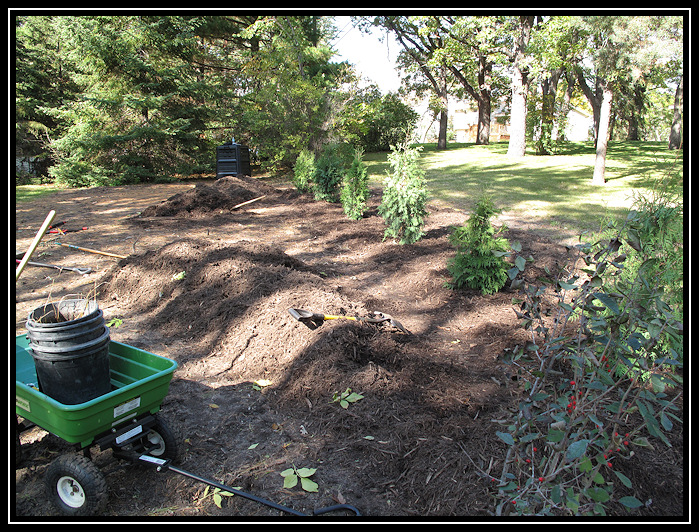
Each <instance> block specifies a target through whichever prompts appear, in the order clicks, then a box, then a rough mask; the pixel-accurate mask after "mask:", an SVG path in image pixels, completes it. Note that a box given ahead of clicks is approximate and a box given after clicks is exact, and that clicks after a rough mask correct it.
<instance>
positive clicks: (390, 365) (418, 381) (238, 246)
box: [15, 178, 683, 518]
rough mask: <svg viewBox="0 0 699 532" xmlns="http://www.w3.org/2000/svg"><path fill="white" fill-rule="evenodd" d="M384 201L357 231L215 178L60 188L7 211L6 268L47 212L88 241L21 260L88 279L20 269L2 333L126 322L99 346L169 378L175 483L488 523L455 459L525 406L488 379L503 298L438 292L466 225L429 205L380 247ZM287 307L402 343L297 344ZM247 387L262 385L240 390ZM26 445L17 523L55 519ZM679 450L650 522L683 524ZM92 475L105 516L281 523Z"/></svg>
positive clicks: (331, 334)
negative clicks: (40, 323)
mask: <svg viewBox="0 0 699 532" xmlns="http://www.w3.org/2000/svg"><path fill="white" fill-rule="evenodd" d="M195 185H196V186H195ZM176 194H180V195H179V196H176V197H173V196H175V195H176ZM262 196H264V197H263V198H262V199H259V200H258V201H255V202H253V203H251V204H248V205H247V206H244V207H241V208H238V209H231V208H232V207H233V206H235V205H238V204H239V203H241V202H244V201H248V200H250V199H256V198H260V197H262ZM168 198H170V199H169V201H165V200H167V199H168ZM379 200H380V197H379V195H378V193H376V192H375V193H374V194H373V195H372V198H371V208H370V210H369V212H368V214H367V216H366V217H365V218H364V219H363V220H361V221H359V222H355V221H352V220H349V219H347V218H346V217H345V216H344V214H343V213H342V209H341V207H340V206H338V205H329V204H327V203H322V202H314V201H312V200H310V199H309V198H308V197H305V196H300V195H298V194H297V193H296V192H295V191H292V190H289V189H282V188H274V187H271V186H270V185H267V184H265V183H264V182H261V181H259V180H251V179H235V178H226V179H225V180H220V181H219V182H215V183H214V182H211V181H202V182H198V183H181V184H170V185H139V186H125V187H115V188H109V189H103V188H97V189H87V190H66V191H61V192H58V193H56V194H53V195H51V196H47V197H43V198H40V199H38V200H34V201H31V202H26V203H20V204H17V205H16V233H15V235H16V248H15V249H16V250H17V251H22V250H24V249H26V248H27V247H28V245H29V243H30V242H31V240H32V238H33V237H34V234H35V232H36V230H37V229H38V227H39V226H40V225H41V222H42V221H43V219H44V218H45V216H46V214H47V213H48V212H49V210H51V209H55V210H56V211H57V216H56V221H63V220H65V221H66V223H65V224H64V226H62V227H64V228H65V229H80V228H82V227H87V229H85V230H79V231H76V232H68V233H67V234H65V235H50V236H47V237H46V238H45V239H44V243H43V244H42V246H41V247H40V248H39V250H38V253H37V254H36V255H35V256H34V260H36V261H39V262H44V263H51V264H57V265H63V266H88V267H91V268H93V270H94V271H93V273H91V274H89V275H86V276H79V275H77V274H75V273H73V272H63V273H60V274H58V272H57V271H54V270H50V269H44V268H29V267H28V268H27V269H26V270H25V271H24V272H23V274H22V277H21V278H20V280H19V282H18V283H17V285H16V294H15V330H16V334H21V333H23V332H24V330H25V329H24V323H25V320H26V316H27V314H28V312H30V311H31V310H32V309H34V308H36V307H37V306H39V305H41V304H43V303H44V302H45V301H47V300H55V299H58V298H60V297H64V296H66V295H68V294H82V295H86V294H91V293H94V292H97V293H98V296H97V299H98V301H99V304H100V308H102V309H103V310H104V313H105V317H106V319H107V320H110V319H111V318H119V319H121V320H122V322H121V325H120V326H119V327H118V328H114V329H112V332H111V334H112V338H113V339H115V340H118V341H121V342H125V343H128V344H130V345H134V346H136V347H140V348H142V349H146V350H148V351H151V352H154V353H156V354H161V355H163V356H167V357H170V358H173V359H174V360H176V361H177V363H178V368H177V370H176V371H175V374H174V378H173V382H172V385H171V388H170V393H169V394H168V396H167V397H166V398H165V401H164V404H163V414H165V415H167V416H169V417H171V418H173V419H174V420H176V422H177V423H178V424H179V425H180V427H181V430H182V432H183V434H184V435H185V438H186V439H185V447H186V453H185V459H184V462H183V464H182V467H183V468H184V469H187V470H190V471H193V472H196V473H199V474H201V475H203V476H208V477H209V478H216V479H217V480H218V481H220V482H223V483H226V484H228V485H231V486H238V487H241V488H242V489H244V490H245V491H249V492H251V493H254V494H256V495H258V496H262V497H266V498H268V499H270V500H273V501H275V502H279V503H281V504H286V505H289V506H292V507H294V508H296V509H299V510H301V511H304V512H309V511H311V510H312V509H313V508H318V507H323V506H328V505H331V504H335V503H337V502H347V503H349V504H352V505H354V506H356V507H357V508H359V509H360V510H361V511H362V513H363V514H364V515H367V516H377V517H380V516H401V517H408V518H419V517H430V516H431V517H434V516H471V517H473V516H476V517H478V516H481V517H487V516H488V515H489V512H490V511H492V508H491V506H492V500H493V499H492V493H491V489H492V487H491V486H489V485H488V483H487V482H485V481H484V479H483V478H482V477H481V476H480V475H479V473H478V471H476V470H475V468H474V467H473V465H472V463H471V462H470V461H469V459H468V457H467V456H466V454H465V453H464V452H463V449H464V448H467V449H468V450H469V455H470V456H471V457H472V458H474V459H476V460H477V461H478V463H479V464H481V465H482V467H487V465H488V464H491V467H493V470H494V471H495V470H497V468H498V464H499V463H501V460H502V458H503V456H504V445H503V444H502V442H500V441H499V440H498V439H497V438H496V437H494V433H495V430H496V428H497V426H496V425H495V424H493V423H492V422H491V420H492V419H495V418H497V417H498V416H500V415H504V413H505V411H506V410H507V409H508V408H511V407H513V406H514V405H516V401H517V397H518V394H519V391H520V390H519V387H518V383H517V381H516V380H515V379H513V378H512V376H511V375H509V374H508V373H507V372H506V370H505V366H504V365H503V364H502V363H501V362H500V361H499V356H500V355H501V354H502V353H503V351H504V350H505V349H506V348H511V347H513V346H515V345H516V344H518V343H521V342H522V341H524V336H523V331H522V330H521V329H520V328H519V326H518V323H517V320H516V317H515V315H514V312H513V311H512V303H511V300H512V297H513V295H514V293H511V292H508V291H503V292H501V293H499V294H495V295H493V296H482V295H480V294H477V293H474V292H470V291H461V292H455V291H452V290H449V289H447V288H445V286H444V283H445V281H447V280H448V279H449V274H448V271H447V269H446V263H447V260H448V259H449V258H450V257H451V256H452V255H453V251H452V248H451V246H450V245H449V244H448V234H449V231H450V228H451V227H452V226H454V225H459V224H462V223H463V222H464V221H465V218H466V215H465V214H464V213H462V212H456V211H453V210H450V209H447V208H439V207H436V206H432V207H431V208H430V211H431V212H430V216H429V218H428V220H427V226H426V236H425V238H423V239H422V240H421V241H420V242H419V243H417V244H415V245H412V246H399V245H396V244H395V243H393V242H390V241H385V242H384V241H382V233H383V221H382V220H381V219H380V217H378V216H377V214H376V208H377V206H378V203H379ZM141 213H142V214H141ZM139 214H140V215H139ZM510 226H511V229H510V232H509V233H508V234H507V237H508V238H509V239H511V240H519V241H520V242H521V243H522V247H523V250H524V251H525V252H526V253H531V254H532V255H533V257H534V258H535V259H536V264H537V266H538V267H539V268H543V267H544V266H545V265H550V266H553V265H554V264H556V263H558V262H562V261H565V260H566V250H565V248H564V247H563V246H561V245H559V244H556V243H555V242H553V241H551V240H546V239H542V238H541V237H538V236H537V234H536V233H535V232H532V231H529V230H527V229H526V228H524V229H519V228H512V224H510ZM57 242H63V243H70V244H73V245H77V246H81V247H85V248H91V249H96V250H100V251H106V252H109V253H116V254H120V255H124V256H126V258H124V259H116V258H112V257H106V256H103V255H98V254H94V253H86V252H81V251H78V250H75V249H72V248H67V247H62V246H57V245H56V243H57ZM181 272H185V274H184V275H180V276H179V278H177V275H176V274H179V273H181ZM290 307H292V308H306V309H310V310H314V311H318V312H324V313H326V314H347V315H367V314H368V313H369V312H371V311H375V310H376V311H382V312H385V313H388V314H390V315H392V316H394V317H395V318H396V319H398V320H399V321H400V322H401V323H402V324H403V325H404V326H405V327H406V328H407V329H408V330H409V331H410V332H411V333H412V334H411V335H406V334H404V333H402V332H401V331H400V330H398V329H397V328H395V327H391V326H390V325H389V324H387V323H384V324H381V325H378V326H377V325H370V324H362V323H357V322H352V321H347V320H333V321H327V322H325V323H324V324H323V325H322V326H321V327H319V328H317V329H310V328H308V327H305V326H304V325H303V324H301V323H299V322H298V321H296V320H294V319H293V318H292V317H291V316H290V314H289V313H288V310H287V309H288V308H290ZM261 379H264V380H265V381H268V382H269V383H271V384H270V385H269V386H266V387H263V388H262V389H261V390H260V389H258V388H259V387H254V386H253V381H259V380H261ZM347 388H351V389H352V390H353V391H356V392H360V393H361V394H362V395H363V396H364V399H362V400H361V401H359V402H357V403H355V404H353V405H352V406H351V407H350V408H348V409H346V410H345V409H342V408H340V407H339V405H338V404H337V403H334V402H333V401H332V398H333V394H334V393H336V392H342V391H344V390H345V389H347ZM22 438H23V440H22V441H23V448H24V450H25V460H24V462H22V464H21V467H19V468H18V469H17V470H16V503H15V511H16V513H17V515H19V516H53V515H55V510H54V509H53V508H52V507H51V506H49V505H47V504H45V497H43V496H42V495H41V493H42V490H43V483H42V473H43V471H44V470H45V468H46V467H47V465H48V464H49V463H50V461H51V460H52V458H53V457H54V456H55V454H56V452H57V451H56V450H57V449H58V452H61V451H65V450H66V445H65V444H64V443H62V442H60V441H57V439H56V438H55V437H53V436H51V435H47V434H46V433H45V432H44V431H42V430H40V429H34V430H33V431H31V432H30V433H25V434H23V436H22ZM681 443H682V441H681V436H680V440H679V445H676V446H675V447H674V448H673V449H672V451H669V450H660V452H659V453H658V455H659V457H658V460H661V459H663V460H665V461H666V462H665V463H668V459H670V460H669V463H671V464H677V465H676V466H675V467H674V468H673V469H672V475H674V476H667V480H666V481H664V482H665V483H664V484H663V489H662V490H661V491H655V488H654V487H653V486H652V485H643V484H641V486H643V487H642V488H640V489H645V490H646V492H644V493H642V494H637V497H639V498H641V497H642V496H645V497H646V499H641V500H647V499H648V498H653V499H654V501H655V504H653V505H651V506H649V508H648V509H644V512H646V513H644V515H681V514H682V513H683V505H682V478H683V477H682V465H681V464H682V460H681V453H682V445H681ZM676 453H679V460H678V456H677V455H676ZM95 460H96V462H98V463H99V464H100V465H104V466H105V467H106V468H107V469H108V470H109V471H110V472H109V474H108V476H107V481H108V484H109V492H110V493H109V496H110V506H109V509H108V512H107V513H108V515H109V516H146V515H148V516H185V515H195V516H205V515H213V516H229V517H231V516H245V517H250V518H254V517H255V516H274V515H278V512H277V511H274V510H271V509H269V508H267V507H265V506H262V505H259V504H255V503H252V502H249V501H245V500H242V499H239V498H225V499H224V501H223V503H222V508H221V509H219V508H218V507H217V506H215V505H214V504H213V501H212V499H211V497H207V498H204V497H203V495H204V485H203V484H198V483H196V482H194V481H191V480H188V479H185V478H183V477H178V476H174V475H171V474H167V473H163V474H156V473H153V472H152V471H142V470H140V469H138V468H134V467H133V466H131V465H129V464H126V465H123V466H122V465H119V464H117V465H114V464H113V463H112V462H111V461H110V452H109V451H107V452H104V453H99V454H98V455H97V456H96V457H95ZM292 465H295V466H297V467H313V468H316V469H317V472H316V473H315V475H314V477H313V479H314V480H315V481H316V482H317V483H318V484H319V486H320V488H319V492H318V493H307V492H304V491H302V490H300V489H299V488H295V489H284V488H283V486H282V483H283V479H282V477H281V476H280V475H279V473H280V472H281V471H282V470H284V469H287V468H289V467H291V466H292ZM663 472H664V473H667V469H663ZM639 474H640V473H639ZM644 474H645V473H644ZM635 485H636V484H635V483H634V486H635ZM654 512H657V513H654Z"/></svg>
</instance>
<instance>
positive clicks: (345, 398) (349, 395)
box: [333, 388, 364, 410]
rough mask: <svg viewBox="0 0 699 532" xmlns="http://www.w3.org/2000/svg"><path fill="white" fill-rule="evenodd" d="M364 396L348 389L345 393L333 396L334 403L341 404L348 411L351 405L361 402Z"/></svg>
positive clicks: (336, 393)
mask: <svg viewBox="0 0 699 532" xmlns="http://www.w3.org/2000/svg"><path fill="white" fill-rule="evenodd" d="M362 399H364V396H363V395H362V394H360V393H356V392H353V391H352V390H351V389H350V388H347V389H346V390H345V391H344V392H342V393H338V392H335V393H334V394H333V403H339V404H340V406H341V407H342V408H344V409H345V410H347V408H349V405H350V404H352V403H356V402H357V401H361V400H362Z"/></svg>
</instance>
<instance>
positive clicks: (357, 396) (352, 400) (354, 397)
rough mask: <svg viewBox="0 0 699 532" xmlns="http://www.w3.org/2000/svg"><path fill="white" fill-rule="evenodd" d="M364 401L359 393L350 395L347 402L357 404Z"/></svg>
mask: <svg viewBox="0 0 699 532" xmlns="http://www.w3.org/2000/svg"><path fill="white" fill-rule="evenodd" d="M362 399H364V396H363V395H362V394H359V393H355V392H352V393H351V394H350V395H348V396H347V397H346V398H345V400H346V401H348V402H350V403H356V402H357V401H360V400H362Z"/></svg>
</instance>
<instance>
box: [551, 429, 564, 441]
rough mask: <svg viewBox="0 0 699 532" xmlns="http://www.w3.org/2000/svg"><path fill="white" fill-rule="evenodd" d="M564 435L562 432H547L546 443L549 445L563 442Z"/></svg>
mask: <svg viewBox="0 0 699 532" xmlns="http://www.w3.org/2000/svg"><path fill="white" fill-rule="evenodd" d="M565 435H566V433H565V432H563V431H562V430H553V429H551V430H549V433H548V435H547V439H548V441H550V442H551V443H558V442H560V441H563V438H564V437H565Z"/></svg>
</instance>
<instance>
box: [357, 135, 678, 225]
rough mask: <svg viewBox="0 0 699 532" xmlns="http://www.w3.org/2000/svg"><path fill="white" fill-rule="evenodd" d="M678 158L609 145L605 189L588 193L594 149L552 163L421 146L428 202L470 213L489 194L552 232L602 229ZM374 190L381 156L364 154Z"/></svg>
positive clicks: (654, 147)
mask: <svg viewBox="0 0 699 532" xmlns="http://www.w3.org/2000/svg"><path fill="white" fill-rule="evenodd" d="M682 156H683V154H682V151H676V150H674V151H670V150H668V149H667V144H666V143H664V142H612V143H610V146H609V150H608V154H607V171H606V180H607V183H606V185H605V186H603V187H594V186H592V184H591V182H592V173H593V168H594V163H595V150H594V147H593V146H592V143H591V142H587V143H569V144H567V145H565V146H564V147H563V148H562V149H560V150H559V154H557V155H552V156H537V155H529V154H528V155H526V156H525V157H524V158H522V159H519V160H513V159H510V158H508V157H507V143H506V142H502V143H494V144H491V145H489V146H476V145H473V144H451V145H450V146H449V148H448V149H446V150H440V151H438V150H437V149H436V147H435V145H434V144H425V145H423V151H422V158H421V161H422V165H423V168H424V169H425V171H426V180H427V185H428V188H429V191H430V198H431V201H433V202H435V203H437V204H442V205H449V206H452V207H455V208H458V209H463V210H464V211H465V213H470V212H471V210H472V208H473V204H474V202H475V201H476V199H477V198H478V197H479V196H480V195H481V194H482V193H483V192H484V191H486V192H487V193H488V194H490V195H491V196H492V198H493V201H494V202H495V204H496V205H497V206H498V207H499V208H501V209H503V211H504V212H506V213H508V214H509V215H510V216H515V217H518V216H522V217H530V218H536V219H538V221H539V222H542V223H544V224H549V225H550V226H551V227H552V228H553V227H557V226H567V227H569V228H572V229H576V230H578V231H584V230H595V229H599V227H600V221H601V220H603V219H604V218H605V217H609V216H614V217H616V216H623V215H625V214H626V211H627V210H628V208H629V207H630V206H631V204H632V203H633V198H634V194H638V193H643V192H644V191H646V190H648V189H649V187H651V186H652V185H653V183H654V182H656V181H657V179H658V178H660V177H662V176H663V175H665V174H667V173H672V174H675V173H681V172H682ZM364 161H365V162H366V163H367V165H368V166H369V172H370V175H371V178H372V182H373V183H376V184H378V183H380V179H381V178H382V177H383V175H385V172H386V171H388V170H389V166H388V163H387V162H386V154H385V153H370V154H366V155H365V157H364Z"/></svg>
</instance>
